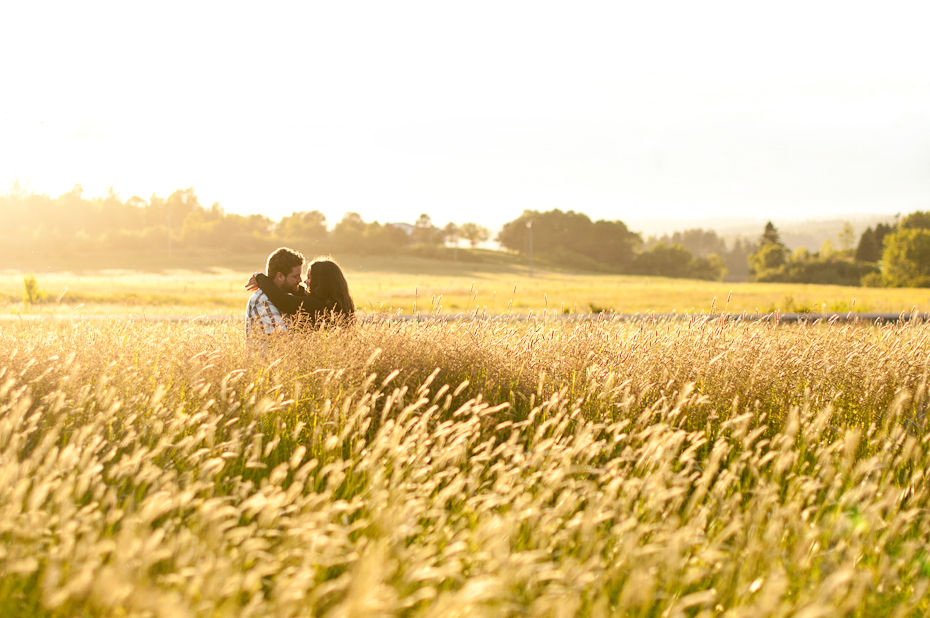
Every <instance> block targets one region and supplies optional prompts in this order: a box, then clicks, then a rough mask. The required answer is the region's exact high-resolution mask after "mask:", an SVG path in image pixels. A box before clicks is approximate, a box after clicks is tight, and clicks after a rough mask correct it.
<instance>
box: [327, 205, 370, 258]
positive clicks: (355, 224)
mask: <svg viewBox="0 0 930 618" xmlns="http://www.w3.org/2000/svg"><path fill="white" fill-rule="evenodd" d="M365 228H366V224H365V221H364V220H363V219H362V217H361V215H359V214H358V213H357V212H347V213H346V214H345V215H344V216H343V217H342V220H341V221H339V223H337V224H336V226H335V227H334V228H333V243H335V244H336V246H338V247H339V248H340V249H341V250H343V251H346V252H349V253H363V252H364V250H365Z"/></svg>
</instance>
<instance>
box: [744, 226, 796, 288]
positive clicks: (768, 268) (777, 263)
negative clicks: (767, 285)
mask: <svg viewBox="0 0 930 618" xmlns="http://www.w3.org/2000/svg"><path fill="white" fill-rule="evenodd" d="M787 261H788V248H787V247H785V245H784V244H783V243H782V242H781V236H780V235H779V233H778V229H777V228H776V227H775V226H774V225H773V224H772V222H771V221H769V222H768V223H766V224H765V230H764V231H763V232H762V236H761V237H760V238H759V243H758V245H757V248H756V251H755V252H754V253H753V254H752V255H750V256H749V270H750V272H751V274H752V275H753V277H754V278H755V279H756V280H761V279H762V278H764V277H768V276H771V275H772V271H777V270H779V269H781V268H783V267H784V266H785V264H786V263H787Z"/></svg>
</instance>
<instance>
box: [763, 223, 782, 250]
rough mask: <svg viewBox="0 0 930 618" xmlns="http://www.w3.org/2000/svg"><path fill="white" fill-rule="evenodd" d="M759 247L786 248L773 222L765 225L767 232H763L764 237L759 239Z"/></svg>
mask: <svg viewBox="0 0 930 618" xmlns="http://www.w3.org/2000/svg"><path fill="white" fill-rule="evenodd" d="M759 245H760V246H761V245H781V246H782V247H784V244H783V243H782V242H781V235H780V234H779V233H778V229H777V228H776V227H775V225H774V224H772V222H771V221H769V222H768V223H766V224H765V230H764V231H763V232H762V237H761V238H760V239H759Z"/></svg>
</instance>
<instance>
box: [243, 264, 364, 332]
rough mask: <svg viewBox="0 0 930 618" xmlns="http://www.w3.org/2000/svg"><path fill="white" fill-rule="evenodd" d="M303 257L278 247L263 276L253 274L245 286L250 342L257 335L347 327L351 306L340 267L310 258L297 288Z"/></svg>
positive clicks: (352, 314) (353, 314)
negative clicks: (338, 325) (249, 294)
mask: <svg viewBox="0 0 930 618" xmlns="http://www.w3.org/2000/svg"><path fill="white" fill-rule="evenodd" d="M303 264H304V256H303V255H301V254H300V253H299V252H297V251H294V250H293V249H288V248H287V247H281V248H280V249H277V250H276V251H275V252H274V253H272V254H271V255H269V256H268V263H267V265H266V267H265V272H264V273H255V274H254V275H252V278H251V279H249V282H248V283H246V285H245V287H246V289H248V290H253V291H254V293H253V294H252V297H251V298H249V304H248V307H247V310H246V323H245V332H246V338H247V339H248V340H249V341H253V342H254V341H255V340H256V338H258V337H261V335H263V334H264V335H271V334H272V333H275V332H279V331H281V332H286V331H289V330H295V329H301V328H320V327H321V326H323V325H325V324H333V323H338V322H347V321H349V320H352V318H353V317H354V316H355V303H354V302H353V301H352V296H351V295H350V294H349V285H348V283H346V278H345V276H344V275H343V274H342V270H341V269H340V268H339V265H338V264H336V262H335V261H333V260H332V259H331V258H328V257H321V258H316V259H314V260H313V261H312V262H311V263H310V265H309V266H308V267H307V277H306V281H305V282H304V285H301V270H302V269H303Z"/></svg>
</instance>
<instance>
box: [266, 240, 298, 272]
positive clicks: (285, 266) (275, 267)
mask: <svg viewBox="0 0 930 618" xmlns="http://www.w3.org/2000/svg"><path fill="white" fill-rule="evenodd" d="M303 265H304V256H303V255H301V254H300V252H299V251H294V250H293V249H288V248H287V247H281V248H279V249H275V251H274V253H272V254H271V255H269V256H268V264H267V265H266V266H265V274H266V275H268V276H269V277H271V278H272V279H274V277H275V275H277V274H278V273H281V274H283V275H284V276H285V277H286V276H287V275H289V274H291V271H292V270H294V267H295V266H303Z"/></svg>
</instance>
